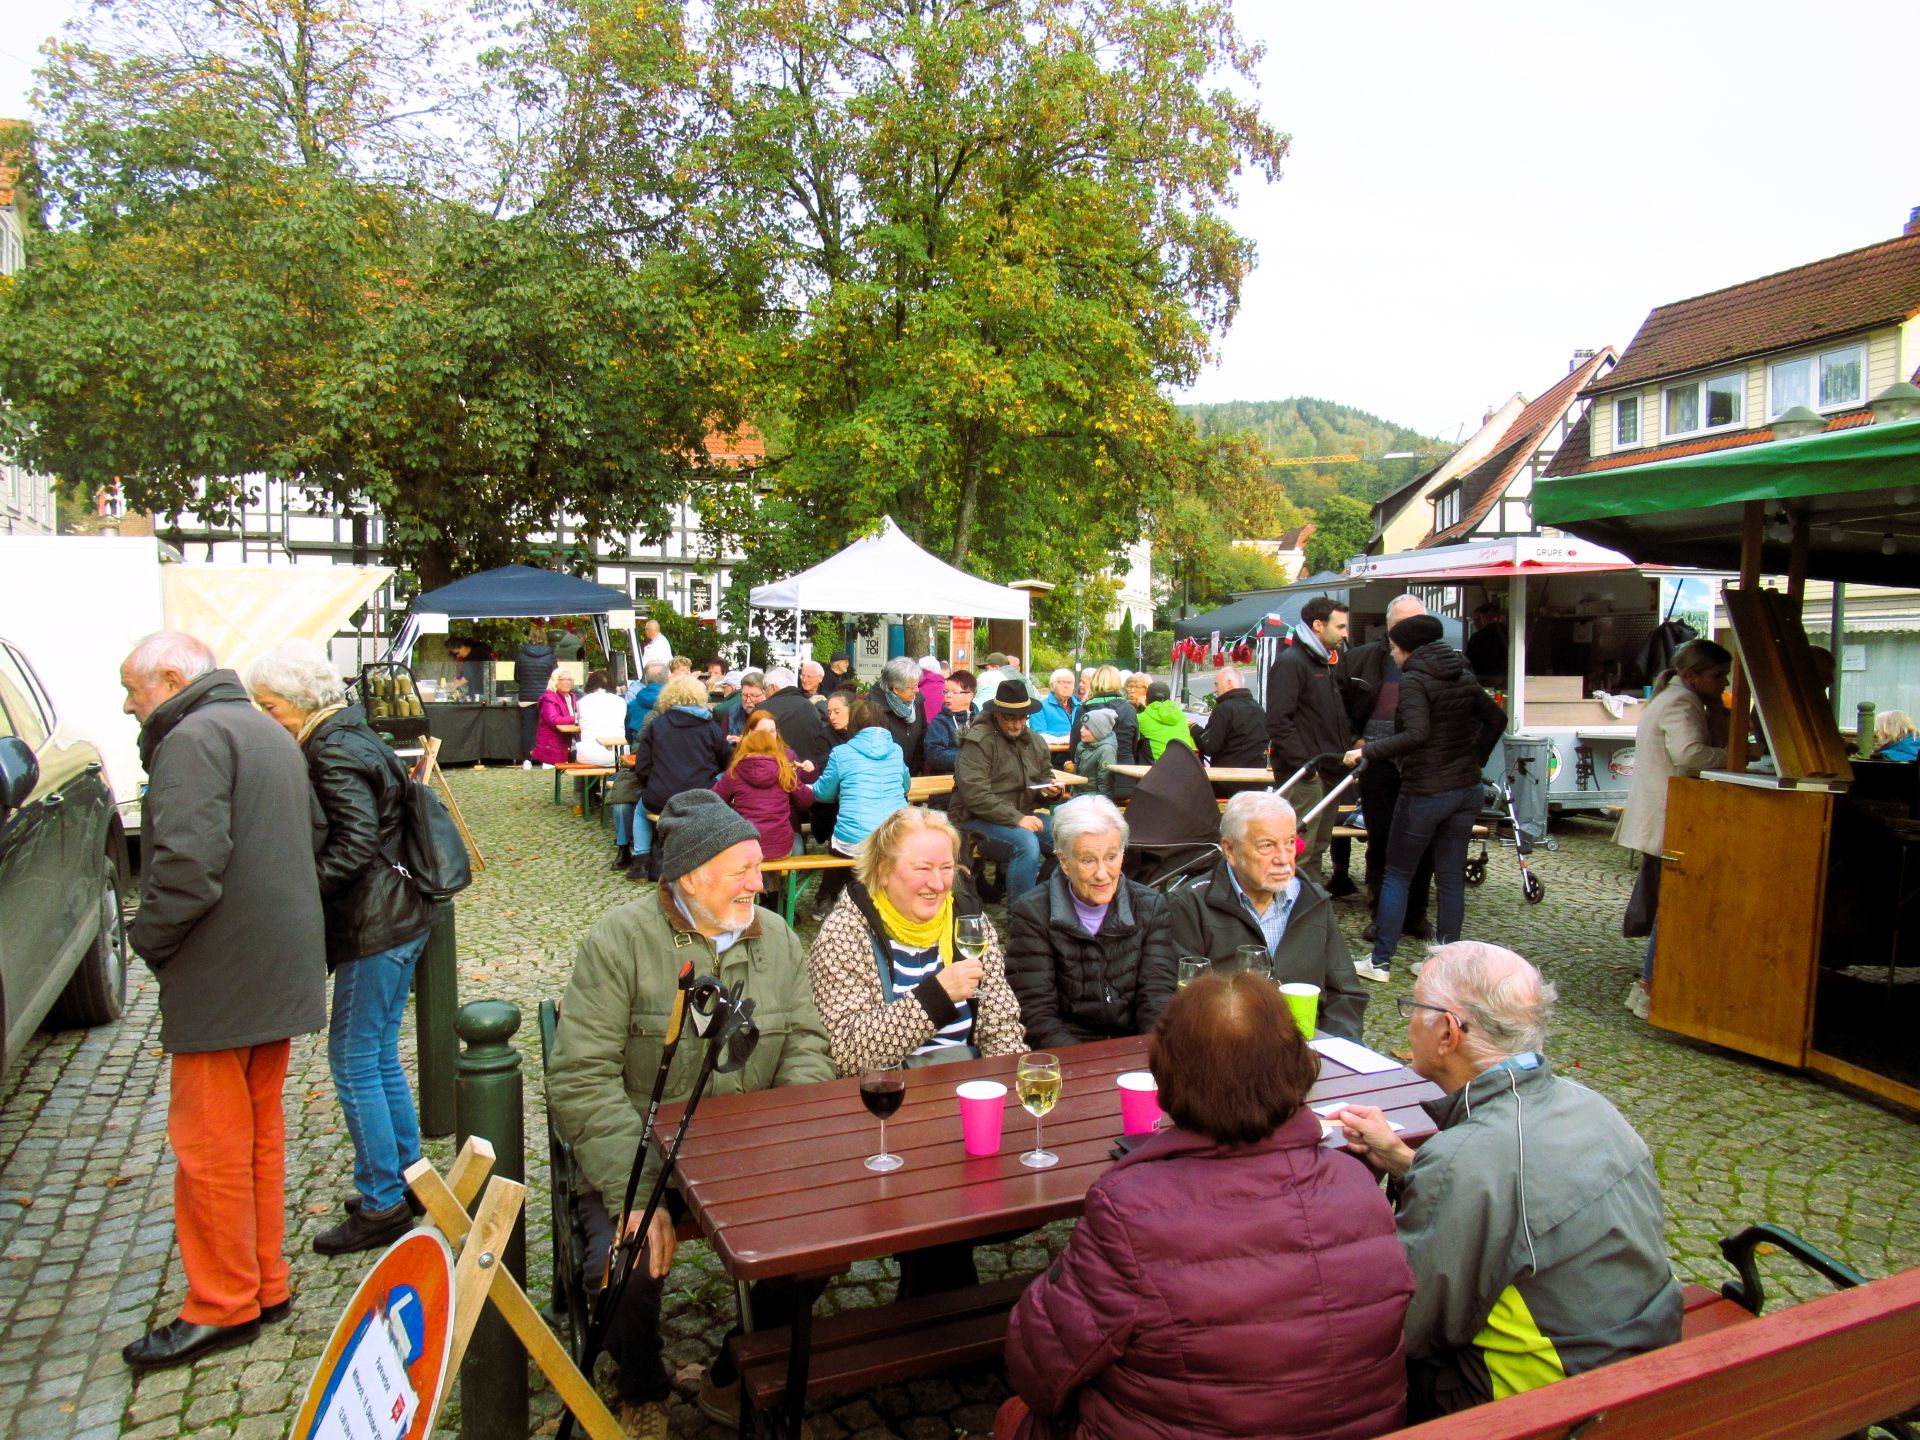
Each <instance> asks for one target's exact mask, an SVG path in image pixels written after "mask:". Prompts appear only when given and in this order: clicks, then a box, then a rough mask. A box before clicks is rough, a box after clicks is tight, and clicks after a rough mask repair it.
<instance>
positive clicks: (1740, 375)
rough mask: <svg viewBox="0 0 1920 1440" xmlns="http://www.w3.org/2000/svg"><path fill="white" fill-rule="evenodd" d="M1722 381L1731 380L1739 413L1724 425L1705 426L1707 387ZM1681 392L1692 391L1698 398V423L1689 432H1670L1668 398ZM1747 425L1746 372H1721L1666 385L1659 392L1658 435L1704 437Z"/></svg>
mask: <svg viewBox="0 0 1920 1440" xmlns="http://www.w3.org/2000/svg"><path fill="white" fill-rule="evenodd" d="M1722 380H1731V381H1733V382H1734V384H1735V386H1736V387H1737V393H1738V394H1739V396H1740V413H1739V415H1738V416H1736V417H1735V418H1734V419H1732V420H1729V421H1728V422H1727V423H1726V424H1724V425H1709V424H1707V387H1708V386H1709V385H1713V384H1716V383H1717V382H1719V381H1722ZM1681 390H1692V391H1694V392H1695V393H1696V395H1697V396H1698V397H1699V402H1700V423H1699V424H1698V425H1696V426H1695V427H1694V428H1693V429H1691V430H1670V429H1668V428H1667V418H1668V417H1669V416H1670V415H1671V414H1672V413H1673V406H1672V404H1671V402H1670V400H1669V398H1668V397H1670V396H1672V395H1673V394H1675V393H1676V392H1677V391H1681ZM1746 423H1747V372H1746V371H1744V370H1723V371H1721V372H1720V373H1719V374H1717V375H1702V376H1700V377H1699V378H1698V379H1697V380H1686V381H1682V382H1681V383H1680V384H1678V385H1666V386H1663V387H1661V390H1660V433H1661V434H1662V435H1663V436H1669V437H1678V436H1681V435H1706V434H1710V433H1712V432H1713V431H1716V430H1740V429H1743V428H1745V426H1746Z"/></svg>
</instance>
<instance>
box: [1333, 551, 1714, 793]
mask: <svg viewBox="0 0 1920 1440" xmlns="http://www.w3.org/2000/svg"><path fill="white" fill-rule="evenodd" d="M1347 580H1348V584H1349V589H1348V592H1347V596H1348V603H1349V605H1350V606H1351V610H1350V612H1349V613H1350V617H1351V618H1350V625H1351V634H1352V638H1353V643H1355V644H1359V643H1360V642H1361V641H1363V640H1368V639H1373V638H1376V632H1379V631H1381V630H1383V629H1384V625H1385V619H1386V608H1387V605H1388V603H1389V602H1390V601H1391V600H1392V599H1393V598H1394V597H1395V596H1397V595H1401V594H1404V593H1406V592H1408V591H1412V592H1413V593H1415V594H1419V595H1421V596H1422V597H1423V598H1424V599H1426V601H1427V608H1428V610H1429V611H1430V612H1432V613H1434V614H1436V615H1439V616H1441V618H1442V619H1443V620H1445V621H1447V623H1448V625H1449V638H1451V639H1452V640H1453V642H1454V643H1455V644H1457V645H1462V646H1463V648H1469V649H1470V653H1472V654H1473V656H1474V657H1475V664H1476V668H1477V669H1479V670H1480V672H1481V673H1480V679H1481V683H1482V684H1484V685H1485V686H1486V687H1487V688H1488V689H1489V690H1491V691H1493V692H1494V694H1495V698H1497V699H1498V700H1499V701H1500V702H1501V703H1502V705H1504V706H1505V708H1506V711H1507V714H1508V716H1509V717H1510V720H1511V732H1512V733H1513V734H1514V735H1516V736H1537V737H1539V738H1540V739H1541V740H1543V741H1545V742H1546V745H1545V746H1544V747H1543V748H1544V751H1545V753H1546V755H1547V761H1548V764H1547V776H1546V802H1547V804H1548V805H1549V806H1550V807H1551V808H1553V809H1571V810H1599V809H1605V808H1607V807H1608V806H1613V805H1618V804H1620V803H1621V802H1622V801H1623V800H1625V798H1626V793H1627V787H1628V785H1629V783H1630V782H1631V780H1632V776H1633V736H1634V729H1635V726H1636V724H1637V720H1638V717H1637V715H1636V713H1635V712H1636V710H1637V708H1638V705H1639V702H1640V700H1641V698H1642V695H1643V691H1644V690H1645V688H1646V687H1647V686H1648V685H1649V684H1650V683H1651V682H1652V680H1653V679H1654V676H1652V675H1650V674H1648V673H1647V669H1648V668H1649V667H1648V665H1647V664H1646V663H1645V662H1644V660H1643V653H1642V652H1643V651H1644V649H1645V648H1646V645H1647V641H1648V638H1649V637H1650V636H1652V635H1653V633H1654V631H1655V630H1656V629H1657V628H1658V627H1660V626H1661V625H1663V624H1666V623H1669V622H1672V621H1675V620H1680V621H1683V622H1684V623H1686V624H1687V625H1689V626H1690V628H1692V629H1693V630H1694V631H1696V632H1697V633H1700V634H1707V635H1710V634H1712V633H1713V630H1714V628H1715V612H1714V600H1713V596H1714V586H1713V585H1712V584H1711V583H1710V578H1709V577H1706V576H1703V575H1699V574H1697V573H1694V572H1689V571H1677V570H1673V569H1671V568H1661V567H1647V566H1642V565H1638V564H1636V563H1635V562H1634V561H1632V560H1629V559H1628V558H1627V557H1626V556H1625V555H1622V554H1619V553H1618V552H1616V551H1613V550H1609V549H1606V548H1604V547H1602V546H1599V545H1595V544H1593V543H1591V542H1590V541H1587V540H1582V539H1576V538H1569V537H1566V536H1557V537H1547V536H1537V535H1523V536H1510V537H1506V538H1503V539H1496V540H1488V541H1484V542H1476V543H1472V544H1465V545H1446V546H1438V547H1436V548H1434V549H1431V550H1408V551H1403V552H1401V553H1400V554H1397V555H1365V556H1361V557H1359V558H1357V559H1356V560H1354V561H1353V562H1352V563H1351V564H1350V565H1349V566H1348V570H1347ZM1488 600H1492V601H1495V602H1497V603H1500V604H1501V605H1502V608H1503V610H1504V616H1505V625H1506V630H1507V634H1506V638H1505V644H1504V645H1503V646H1501V647H1498V649H1497V650H1496V651H1495V652H1494V653H1495V658H1496V659H1497V661H1498V663H1497V664H1495V663H1489V662H1488V660H1487V658H1486V652H1484V651H1480V650H1477V649H1472V648H1471V647H1470V646H1468V645H1467V643H1466V642H1467V640H1468V634H1469V632H1467V630H1466V628H1465V626H1464V623H1463V617H1465V616H1467V615H1470V614H1472V613H1473V611H1474V610H1475V609H1476V608H1477V607H1478V605H1479V604H1480V603H1482V602H1484V601H1488ZM1502 652H1504V653H1502ZM1514 677H1518V679H1517V681H1516V679H1515V678H1514ZM1488 764H1489V769H1488V778H1489V779H1496V778H1499V775H1498V772H1499V771H1501V770H1502V769H1503V768H1504V765H1505V760H1504V758H1503V755H1502V752H1500V751H1496V752H1495V753H1494V756H1493V757H1492V758H1491V759H1490V760H1489V762H1488Z"/></svg>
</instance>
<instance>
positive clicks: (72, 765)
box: [0, 639, 127, 1073]
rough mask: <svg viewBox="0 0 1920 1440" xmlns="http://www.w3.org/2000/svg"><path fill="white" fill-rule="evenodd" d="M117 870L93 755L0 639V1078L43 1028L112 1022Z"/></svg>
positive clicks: (120, 972) (118, 963) (116, 984)
mask: <svg viewBox="0 0 1920 1440" xmlns="http://www.w3.org/2000/svg"><path fill="white" fill-rule="evenodd" d="M126 872H127V839H126V834H125V832H124V830H123V829H122V827H121V823H120V817H119V814H118V813H117V812H116V811H115V809H114V805H113V792H112V791H111V790H110V789H108V787H107V777H106V774H105V771H104V768H103V766H102V765H101V761H100V752H99V751H98V750H96V749H95V748H94V747H93V746H92V745H91V744H90V743H88V742H87V741H86V740H84V739H82V738H81V737H80V735H78V734H77V733H76V732H75V731H74V730H73V728H72V727H71V726H70V725H62V724H61V722H60V717H59V716H58V715H57V714H56V713H55V712H54V708H53V702H52V701H50V700H49V699H48V698H47V692H46V689H45V687H44V686H42V685H41V683H40V679H39V677H38V676H37V675H35V674H34V673H33V667H32V666H31V665H29V664H28V663H27V661H26V657H25V656H23V655H22V654H21V653H20V652H19V651H18V650H17V649H15V648H14V646H12V645H11V644H9V643H8V642H7V641H6V640H4V639H0V1073H4V1071H5V1070H6V1068H7V1067H8V1066H9V1065H10V1064H11V1063H12V1062H13V1060H14V1059H15V1058H16V1057H17V1056H18V1055H19V1054H20V1052H21V1049H22V1048H23V1047H24V1046H25V1044H26V1042H27V1039H28V1038H29V1037H30V1036H31V1035H32V1034H33V1032H34V1030H35V1029H36V1028H37V1027H38V1026H39V1025H40V1024H41V1022H43V1021H47V1020H51V1021H52V1022H53V1023H54V1024H56V1025H104V1024H106V1023H107V1022H109V1021H112V1020H117V1019H119V1018H120V1008H121V1005H122V1004H123V1003H124V1002H125V999H126V993H127V932H126V925H125V923H124V920H123V917H122V913H121V905H120V896H121V893H122V890H123V888H124V885H125V882H126Z"/></svg>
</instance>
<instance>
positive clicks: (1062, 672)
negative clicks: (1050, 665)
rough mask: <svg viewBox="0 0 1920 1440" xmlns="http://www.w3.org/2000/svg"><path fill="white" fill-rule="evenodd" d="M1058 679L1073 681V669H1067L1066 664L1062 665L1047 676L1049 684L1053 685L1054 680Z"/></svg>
mask: <svg viewBox="0 0 1920 1440" xmlns="http://www.w3.org/2000/svg"><path fill="white" fill-rule="evenodd" d="M1056 680H1065V681H1068V682H1071V681H1072V680H1073V671H1071V670H1069V669H1067V668H1066V667H1065V666H1064V665H1063V666H1061V667H1060V668H1059V669H1058V670H1056V671H1054V672H1053V674H1051V675H1049V676H1048V677H1047V684H1048V686H1052V684H1053V682H1054V681H1056Z"/></svg>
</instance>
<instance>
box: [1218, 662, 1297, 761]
mask: <svg viewBox="0 0 1920 1440" xmlns="http://www.w3.org/2000/svg"><path fill="white" fill-rule="evenodd" d="M1213 697H1214V698H1213V714H1212V716H1210V717H1209V718H1208V720H1207V727H1206V729H1204V730H1202V731H1201V732H1200V753H1201V755H1202V756H1204V757H1205V759H1206V762H1207V764H1209V765H1217V766H1221V767H1223V768H1226V769H1240V768H1243V767H1244V768H1246V769H1260V768H1262V767H1264V766H1265V765H1266V763H1267V717H1266V716H1265V715H1263V714H1262V713H1261V711H1260V702H1259V701H1258V700H1256V699H1254V698H1253V692H1252V691H1251V690H1249V689H1247V687H1246V686H1245V684H1243V683H1242V682H1241V679H1240V672H1239V671H1238V670H1236V669H1234V668H1233V667H1232V666H1231V665H1229V666H1227V667H1225V668H1224V669H1221V670H1216V671H1215V672H1214V675H1213ZM1278 778H1279V779H1281V780H1284V779H1286V778H1287V777H1286V776H1285V775H1281V776H1279V777H1278Z"/></svg>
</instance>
